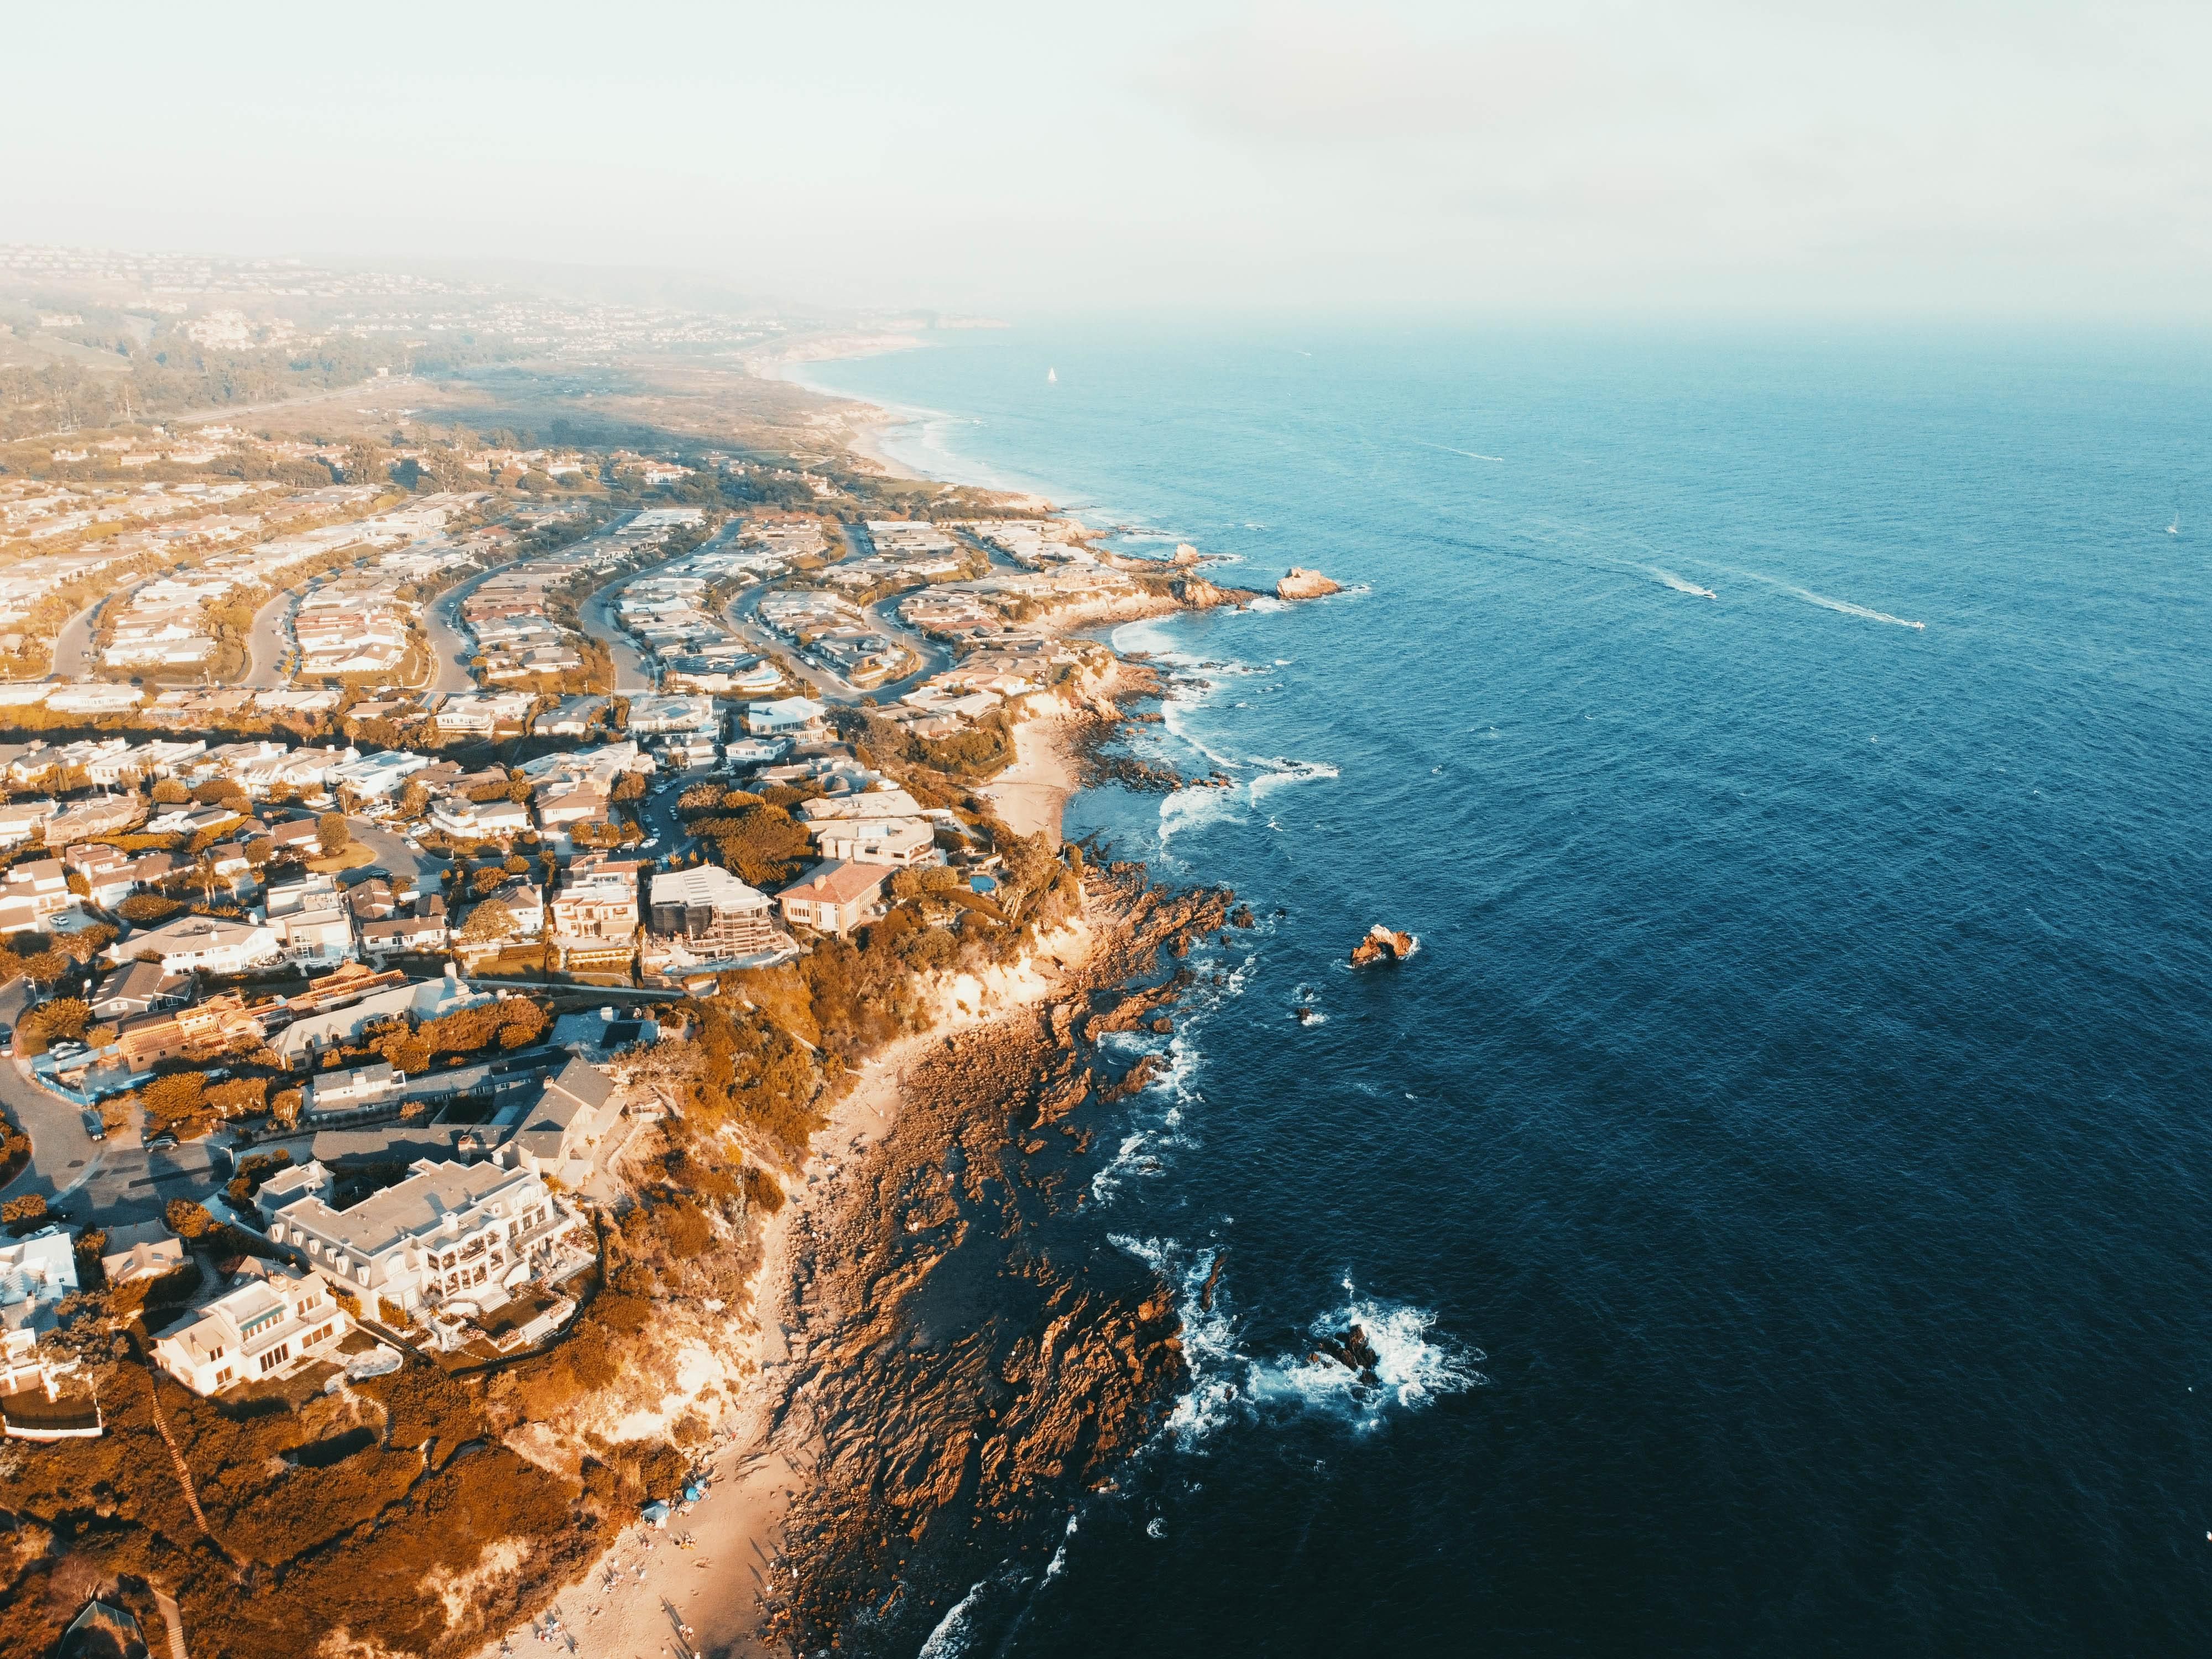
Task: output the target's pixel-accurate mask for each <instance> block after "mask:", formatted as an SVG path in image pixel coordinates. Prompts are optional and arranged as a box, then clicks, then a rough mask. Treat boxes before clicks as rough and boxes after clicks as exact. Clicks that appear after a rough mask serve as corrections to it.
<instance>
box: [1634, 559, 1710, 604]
mask: <svg viewBox="0 0 2212 1659" xmlns="http://www.w3.org/2000/svg"><path fill="white" fill-rule="evenodd" d="M1644 568H1645V569H1646V570H1648V571H1650V573H1651V574H1653V575H1655V576H1656V577H1657V578H1658V579H1659V580H1660V581H1661V582H1662V583H1663V584H1665V585H1666V586H1668V587H1671V588H1673V589H1674V591H1675V592H1677V593H1687V594H1690V595H1692V597H1694V598H1697V599H1718V598H1720V595H1719V594H1717V593H1716V592H1713V590H1712V589H1711V588H1710V587H1700V586H1698V585H1697V583H1695V582H1693V581H1692V580H1690V579H1689V578H1688V577H1686V576H1678V575H1676V574H1674V572H1673V571H1671V570H1668V569H1666V568H1664V567H1662V566H1660V565H1656V564H1647V565H1645V566H1644Z"/></svg>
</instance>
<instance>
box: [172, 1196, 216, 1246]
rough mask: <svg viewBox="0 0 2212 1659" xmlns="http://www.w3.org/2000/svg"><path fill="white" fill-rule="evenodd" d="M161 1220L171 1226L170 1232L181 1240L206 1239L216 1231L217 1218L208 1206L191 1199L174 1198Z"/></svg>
mask: <svg viewBox="0 0 2212 1659" xmlns="http://www.w3.org/2000/svg"><path fill="white" fill-rule="evenodd" d="M161 1219H162V1220H164V1221H166V1222H167V1223H168V1224H169V1231H171V1232H173V1233H174V1234H176V1236H177V1237H179V1238H205V1237H207V1236H208V1235H209V1234H210V1233H211V1232H213V1231H215V1218H214V1217H213V1216H211V1215H210V1214H209V1213H208V1212H207V1209H206V1206H204V1205H199V1204H195V1203H193V1202H192V1200H191V1199H189V1198H173V1199H171V1200H169V1203H168V1207H167V1208H166V1209H165V1210H163V1211H162V1212H161Z"/></svg>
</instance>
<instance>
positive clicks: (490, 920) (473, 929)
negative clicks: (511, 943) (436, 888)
mask: <svg viewBox="0 0 2212 1659" xmlns="http://www.w3.org/2000/svg"><path fill="white" fill-rule="evenodd" d="M518 931H519V930H518V929H517V928H516V927H515V925H514V912H513V911H512V910H510V909H508V908H507V907H506V906H505V905H504V904H501V902H499V901H498V900H497V899H486V900H485V901H484V902H483V903H481V904H479V905H477V908H475V909H473V910H471V911H470V912H469V919H468V920H467V921H465V922H463V923H462V924H461V931H460V932H459V934H457V935H456V937H457V938H459V939H460V940H461V942H462V943H464V944H465V945H489V944H490V943H491V942H492V941H493V940H494V939H512V938H513V937H514V935H515V933H517V932H518Z"/></svg>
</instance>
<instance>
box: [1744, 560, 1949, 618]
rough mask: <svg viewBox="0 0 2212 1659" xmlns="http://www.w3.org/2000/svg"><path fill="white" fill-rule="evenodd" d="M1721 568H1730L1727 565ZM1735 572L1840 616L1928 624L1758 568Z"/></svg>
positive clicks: (1746, 578) (1749, 579)
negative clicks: (1813, 588)
mask: <svg viewBox="0 0 2212 1659" xmlns="http://www.w3.org/2000/svg"><path fill="white" fill-rule="evenodd" d="M1719 568H1722V569H1727V568H1729V567H1728V566H1725V565H1723V566H1721V567H1719ZM1735 574H1738V575H1740V576H1742V577H1743V578H1745V580H1748V581H1754V582H1758V583H1760V584H1761V585H1763V586H1767V587H1771V588H1776V589H1778V590H1779V591H1780V592H1784V593H1787V594H1788V595H1790V598H1791V599H1802V600H1804V601H1805V603H1806V604H1808V605H1819V606H1820V608H1821V609H1822V610H1824V611H1835V612H1836V613H1837V614H1838V615H1839V616H1844V617H1863V619H1865V620H1866V621H1868V622H1878V623H1888V624H1889V625H1890V626H1891V627H1893V628H1910V629H1915V630H1916V631H1917V630H1924V629H1926V628H1927V626H1928V624H1927V623H1919V622H1914V621H1912V620H1911V618H1910V617H1893V616H1891V615H1890V614H1889V612H1887V611H1876V610H1875V609H1874V608H1873V607H1872V606H1870V605H1854V604H1852V603H1851V602H1850V600H1849V599H1836V598H1833V597H1832V596H1831V595H1829V594H1826V593H1815V592H1814V591H1813V590H1812V589H1811V588H1809V587H1800V586H1797V584H1796V583H1795V582H1786V581H1784V580H1781V579H1780V578H1779V577H1777V576H1768V575H1764V574H1761V573H1759V571H1756V570H1740V571H1737V572H1735Z"/></svg>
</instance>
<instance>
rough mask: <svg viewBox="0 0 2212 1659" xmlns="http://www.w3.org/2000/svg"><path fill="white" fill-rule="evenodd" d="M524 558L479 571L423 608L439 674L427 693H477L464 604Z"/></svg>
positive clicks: (426, 633) (425, 632)
mask: <svg viewBox="0 0 2212 1659" xmlns="http://www.w3.org/2000/svg"><path fill="white" fill-rule="evenodd" d="M521 557H522V555H520V554H517V555H516V556H515V558H513V559H502V560H501V561H500V562H498V563H497V564H495V565H494V566H492V567H491V568H489V570H482V571H479V572H477V574H475V575H473V576H471V577H470V578H469V579H468V580H466V581H465V582H462V583H460V584H459V585H458V586H453V587H449V588H447V590H446V591H445V592H442V593H441V594H439V595H438V597H437V598H436V599H433V600H431V601H430V603H429V604H428V605H426V606H424V607H423V610H422V636H423V637H424V638H425V639H427V640H428V641H429V642H430V660H431V662H432V664H433V665H434V666H435V668H436V670H437V672H436V673H435V676H434V677H433V678H432V679H431V681H430V684H429V685H428V687H426V688H425V689H426V690H431V691H440V692H443V691H473V690H476V689H477V677H476V676H475V675H474V674H472V673H471V672H470V671H469V659H470V658H471V656H473V655H474V654H475V653H474V652H473V650H472V649H471V647H470V645H469V638H468V635H466V634H465V632H463V631H462V629H461V601H462V600H463V599H466V598H468V596H469V595H470V594H471V593H473V592H476V591H477V585H478V584H479V583H481V582H482V581H483V580H484V579H485V578H486V577H489V576H496V575H497V574H499V573H500V572H501V571H502V570H504V569H506V568H507V566H508V565H510V564H513V563H514V562H516V560H517V559H520V558H521Z"/></svg>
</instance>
